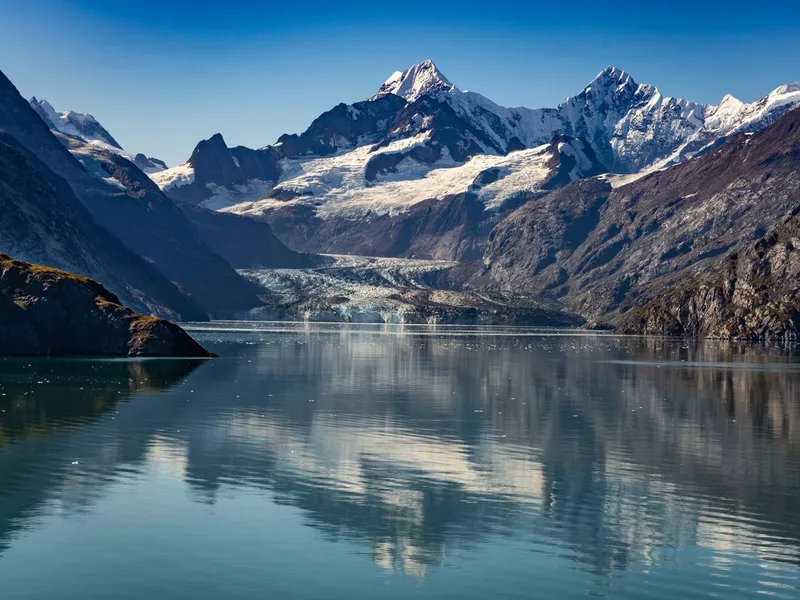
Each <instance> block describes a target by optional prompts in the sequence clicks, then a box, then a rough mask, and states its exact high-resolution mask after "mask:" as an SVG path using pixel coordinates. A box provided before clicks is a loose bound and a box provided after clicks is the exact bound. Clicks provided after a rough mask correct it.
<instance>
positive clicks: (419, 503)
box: [0, 323, 800, 600]
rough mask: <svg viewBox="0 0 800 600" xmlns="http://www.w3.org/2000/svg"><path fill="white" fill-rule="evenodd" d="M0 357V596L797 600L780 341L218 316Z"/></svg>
mask: <svg viewBox="0 0 800 600" xmlns="http://www.w3.org/2000/svg"><path fill="white" fill-rule="evenodd" d="M201 329H202V330H198V331H196V332H195V335H197V337H198V338H200V339H201V341H203V342H204V343H205V344H206V345H207V346H209V347H210V348H211V349H213V350H214V351H216V352H218V353H219V354H220V356H221V357H220V358H219V359H217V360H212V361H200V362H187V361H183V360H180V361H179V360H172V361H157V360H151V361H93V360H36V361H32V360H2V361H0V394H2V395H0V410H2V412H1V413H0V598H3V599H4V600H5V599H14V600H16V599H27V598H36V599H40V598H41V599H44V598H48V599H49V598H59V599H73V598H74V599H78V598H80V599H82V600H85V599H95V598H97V599H104V600H105V599H108V598H126V599H127V598H130V599H137V600H138V599H142V598H187V599H189V598H191V599H205V598H242V599H250V598H309V599H312V598H313V599H315V600H317V599H320V598H326V599H330V598H343V599H344V598H346V599H348V600H360V599H367V598H369V599H373V598H381V599H386V600H389V599H394V598H409V597H412V598H454V599H455V598H458V599H465V598H476V599H478V598H479V599H486V598H583V597H586V596H596V597H608V598H615V599H616V598H657V599H665V600H666V599H670V600H671V599H673V598H676V597H680V598H708V597H719V598H726V599H727V598H754V597H759V595H768V596H774V597H780V598H800V358H798V356H797V355H795V354H793V353H792V352H790V351H778V350H765V349H761V348H756V347H752V346H735V345H726V344H721V343H705V344H698V345H688V346H687V345H685V344H682V343H680V342H661V341H653V340H650V341H647V340H640V339H635V338H613V337H604V336H594V335H581V336H575V335H558V334H552V333H551V334H542V333H541V332H533V331H522V330H497V329H495V330H477V331H476V330H467V329H458V328H439V329H424V328H416V329H415V328H406V329H398V328H391V327H389V328H387V327H383V326H376V327H357V328H352V329H347V328H342V327H335V326H314V327H304V326H286V325H284V326H277V327H276V328H275V329H272V330H270V329H268V328H265V327H263V326H262V327H259V328H255V329H250V330H248V327H247V326H245V325H242V324H235V323H221V324H215V325H213V326H211V327H204V328H201Z"/></svg>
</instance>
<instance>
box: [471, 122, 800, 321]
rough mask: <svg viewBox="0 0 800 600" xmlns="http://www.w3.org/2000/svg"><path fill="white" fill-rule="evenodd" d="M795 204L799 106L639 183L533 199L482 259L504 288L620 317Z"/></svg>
mask: <svg viewBox="0 0 800 600" xmlns="http://www.w3.org/2000/svg"><path fill="white" fill-rule="evenodd" d="M799 204H800V110H795V111H792V112H790V113H788V114H786V115H784V116H783V117H782V118H781V119H779V120H778V121H777V122H775V123H774V124H773V125H771V126H770V127H768V128H767V129H764V130H762V131H760V132H758V133H754V134H740V135H737V136H735V137H734V138H732V139H731V140H729V141H728V142H727V143H726V144H724V145H723V146H722V147H720V148H718V149H716V150H713V151H711V152H709V153H707V154H705V155H704V156H701V157H699V158H695V159H693V160H691V161H689V162H686V163H683V164H680V165H678V166H675V167H672V168H669V169H666V170H663V171H659V172H656V173H653V174H651V175H649V176H647V177H645V178H643V179H640V180H638V181H636V182H634V183H631V184H628V185H624V186H621V187H618V188H616V189H614V188H612V186H611V185H609V184H608V183H607V182H605V181H600V180H588V181H581V182H577V183H572V184H570V185H568V186H566V187H564V188H562V189H560V190H558V191H556V192H553V193H552V194H550V195H549V196H547V197H545V198H543V199H540V200H535V201H533V202H529V203H527V204H525V205H524V206H522V207H520V208H519V209H518V210H517V211H515V212H514V213H512V214H511V215H510V216H509V217H507V218H506V219H505V220H503V221H502V222H501V223H500V224H498V226H497V227H496V228H495V230H494V231H493V232H492V234H491V239H490V242H489V244H488V246H487V249H486V253H485V255H484V261H485V264H486V266H487V268H488V273H489V274H490V275H491V277H492V278H493V279H494V280H495V281H496V282H499V284H500V287H502V288H510V289H515V290H520V291H526V292H529V293H535V294H541V295H544V296H545V297H549V298H551V299H556V300H558V301H560V302H561V303H562V305H563V306H565V307H566V308H567V309H568V310H571V311H573V312H575V313H577V314H580V315H582V316H584V317H586V318H597V317H603V316H606V315H608V313H612V314H611V317H610V318H612V319H616V318H618V316H619V315H620V314H624V313H626V312H628V311H629V310H630V309H632V308H635V307H638V306H641V305H644V304H646V303H647V302H648V301H650V300H651V299H653V298H657V297H660V296H662V295H663V294H664V293H665V292H666V290H668V289H670V286H671V285H672V284H674V283H676V282H679V281H682V280H685V279H686V278H687V277H688V276H689V274H690V273H694V272H698V271H700V270H703V269H712V270H713V269H717V268H718V267H717V264H718V263H717V261H718V260H719V258H720V257H721V256H724V255H726V254H731V253H736V252H738V251H740V250H742V249H743V248H744V247H745V246H747V245H748V244H750V243H751V242H754V241H755V240H757V239H759V238H761V237H763V236H764V235H765V234H766V232H767V231H768V230H769V229H771V228H772V227H774V226H775V225H776V224H777V223H779V222H780V221H781V220H782V219H785V218H786V217H787V215H790V214H792V213H793V211H795V210H796V207H797V206H798V205H799ZM782 235H785V234H782ZM743 264H744V263H743ZM741 268H747V267H742V266H741V265H740V266H737V267H736V269H741ZM731 293H732V292H731ZM615 315H616V316H615ZM708 326H709V327H710V325H708ZM703 327H705V326H703ZM703 327H700V328H699V329H697V328H694V329H693V327H690V329H693V331H694V330H696V331H701V330H703Z"/></svg>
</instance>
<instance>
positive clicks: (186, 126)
mask: <svg viewBox="0 0 800 600" xmlns="http://www.w3.org/2000/svg"><path fill="white" fill-rule="evenodd" d="M798 5H800V3H798V2H793V3H790V2H785V3H784V2H781V1H780V0H778V1H774V2H770V3H769V4H768V8H766V9H764V10H758V7H759V5H758V4H757V3H752V2H751V3H749V4H748V5H746V6H745V5H739V4H737V3H735V2H726V3H717V2H714V1H705V2H683V3H677V2H664V1H661V2H654V3H643V2H616V3H608V2H606V3H604V2H597V1H596V0H595V1H593V2H583V0H573V1H571V2H569V3H560V2H553V1H552V0H551V1H550V2H542V3H539V2H525V3H516V2H502V3H493V2H489V1H485V2H481V3H478V2H457V3H456V2H433V1H428V2H418V1H416V0H405V1H402V2H392V1H383V0H374V1H373V2H370V3H365V2H317V1H316V0H305V1H304V2H290V1H283V2H281V3H279V4H278V3H275V4H273V3H270V2H255V1H250V0H236V1H228V2H222V1H220V2H213V3H212V2H202V1H201V0H196V1H194V2H189V1H183V0H180V1H174V2H170V1H168V0H161V1H155V0H138V1H130V2H100V1H97V0H91V1H90V0H82V1H70V0H33V1H29V2H23V1H21V0H13V1H12V0H0V15H2V18H0V69H2V70H3V71H4V72H5V73H6V75H8V76H9V77H10V78H11V80H12V81H14V83H15V84H16V85H17V87H18V88H19V90H20V92H21V93H22V94H23V95H24V96H25V97H30V96H31V95H34V94H35V95H37V96H39V97H45V98H47V99H48V100H50V101H51V102H52V103H53V105H54V106H55V107H56V109H58V110H64V109H67V108H69V109H72V110H77V111H81V112H90V113H92V114H93V115H94V116H95V117H97V118H98V119H99V120H100V121H101V122H102V123H103V124H104V125H105V126H106V127H107V128H108V129H109V131H110V132H111V133H112V135H114V136H115V137H116V138H117V140H119V141H120V142H121V143H122V145H123V146H124V147H125V148H127V149H128V150H131V151H141V152H145V153H147V154H150V155H154V156H158V157H160V158H163V159H164V160H166V161H167V162H168V163H169V164H171V165H174V164H177V163H179V162H182V161H183V160H185V159H186V158H187V157H188V156H189V154H190V153H191V150H192V148H193V147H194V145H195V144H196V143H197V141H198V140H200V139H202V138H206V137H209V136H210V135H212V134H213V133H215V132H217V131H219V132H221V133H222V134H223V135H224V136H225V139H226V141H227V142H228V143H229V145H236V144H244V145H248V146H252V147H258V146H263V145H265V144H268V143H271V142H273V141H274V140H275V139H276V138H277V137H278V136H279V135H280V134H281V133H284V132H290V133H291V132H299V131H302V130H303V129H305V127H306V126H307V125H308V124H309V123H310V122H311V120H312V119H313V118H314V117H316V116H317V115H319V114H320V113H321V112H323V111H325V110H327V109H329V108H331V107H332V106H333V105H335V104H336V103H338V102H354V101H357V100H361V99H363V98H365V97H367V96H369V95H371V94H372V93H374V91H375V90H376V89H377V87H378V86H379V85H380V84H381V83H382V82H383V80H384V79H386V77H388V76H389V75H390V74H391V73H392V72H393V71H395V70H400V69H402V68H404V67H406V66H408V65H410V64H413V63H415V62H419V61H421V60H423V59H425V58H432V59H433V60H434V61H435V62H436V64H437V65H438V66H439V68H440V69H441V70H442V72H443V73H444V74H445V75H446V76H447V77H448V78H449V79H450V80H451V81H452V82H453V83H455V84H456V85H458V86H459V87H461V88H463V89H471V90H474V91H478V92H481V93H483V94H485V95H486V96H489V97H490V98H491V99H492V100H494V101H496V102H498V103H500V104H504V105H511V106H520V105H522V106H529V107H532V108H535V107H539V106H552V105H555V104H557V103H558V102H560V101H561V100H563V99H564V98H565V97H566V96H568V95H570V94H573V93H576V92H578V91H580V89H581V88H582V87H583V86H584V85H585V84H586V83H588V82H589V81H590V80H591V79H592V77H593V76H594V75H595V74H596V73H597V72H598V71H600V70H602V69H603V68H604V67H605V66H607V65H609V64H614V65H616V66H618V67H620V68H623V69H625V70H627V71H628V72H629V73H631V75H633V77H634V78H635V79H636V80H637V81H640V82H647V83H653V84H655V85H657V86H658V87H659V88H660V89H661V90H662V92H664V93H665V94H668V95H674V96H682V97H686V98H690V99H692V100H695V101H698V102H717V101H719V99H720V98H721V97H722V96H723V95H724V94H725V93H732V94H734V95H735V96H737V97H738V98H740V99H742V100H745V101H752V100H754V99H756V98H758V97H760V96H763V95H764V94H766V93H767V92H768V91H769V90H771V89H773V88H775V87H776V86H778V85H780V84H781V83H786V82H788V81H796V80H800V43H798V39H800V6H798Z"/></svg>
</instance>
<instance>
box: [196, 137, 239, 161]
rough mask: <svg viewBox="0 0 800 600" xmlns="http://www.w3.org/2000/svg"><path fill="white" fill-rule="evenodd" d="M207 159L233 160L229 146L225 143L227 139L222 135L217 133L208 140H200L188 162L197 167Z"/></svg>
mask: <svg viewBox="0 0 800 600" xmlns="http://www.w3.org/2000/svg"><path fill="white" fill-rule="evenodd" d="M207 157H214V158H224V159H225V160H231V157H230V151H229V150H228V145H227V144H226V143H225V138H223V137H222V134H221V133H215V134H214V135H212V136H211V137H210V138H208V139H207V140H200V141H199V142H198V143H197V145H196V146H195V147H194V150H193V151H192V155H191V156H190V157H189V161H188V162H189V164H190V165H196V164H197V162H198V161H200V160H203V159H205V158H207ZM231 162H232V161H231Z"/></svg>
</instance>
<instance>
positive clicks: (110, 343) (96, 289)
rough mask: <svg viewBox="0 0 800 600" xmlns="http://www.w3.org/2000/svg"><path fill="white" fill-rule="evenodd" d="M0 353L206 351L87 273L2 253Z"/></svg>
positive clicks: (173, 353) (182, 353)
mask: <svg viewBox="0 0 800 600" xmlns="http://www.w3.org/2000/svg"><path fill="white" fill-rule="evenodd" d="M0 355H4V356H88V355H93V356H186V357H208V356H212V355H211V354H210V353H209V352H207V351H206V350H205V349H203V347H202V346H200V345H199V344H198V343H197V342H195V341H194V340H193V339H192V338H191V337H190V336H189V335H188V334H187V333H186V332H185V331H183V329H181V328H180V327H178V326H177V325H175V324H174V323H171V322H169V321H167V320H165V319H160V318H158V317H151V316H144V315H141V314H137V313H135V312H134V311H132V310H131V309H129V308H126V307H125V306H123V305H122V304H120V302H119V299H118V298H117V296H115V295H114V294H112V293H111V292H109V291H108V290H107V289H106V288H104V287H103V286H102V285H100V284H99V283H97V282H96V281H93V280H92V279H89V278H87V277H82V276H80V275H75V274H73V273H68V272H66V271H60V270H58V269H52V268H48V267H41V266H39V265H34V264H31V263H27V262H24V261H20V260H15V259H13V258H10V257H8V256H7V255H5V254H0Z"/></svg>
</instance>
